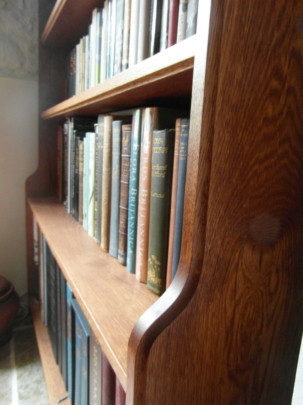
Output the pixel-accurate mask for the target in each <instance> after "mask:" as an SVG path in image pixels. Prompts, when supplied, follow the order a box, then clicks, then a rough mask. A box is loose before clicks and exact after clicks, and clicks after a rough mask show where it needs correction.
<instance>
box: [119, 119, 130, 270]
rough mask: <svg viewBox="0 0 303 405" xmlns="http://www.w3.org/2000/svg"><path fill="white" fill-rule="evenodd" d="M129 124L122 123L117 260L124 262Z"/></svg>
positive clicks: (128, 166)
mask: <svg viewBox="0 0 303 405" xmlns="http://www.w3.org/2000/svg"><path fill="white" fill-rule="evenodd" d="M131 134H132V126H131V124H130V125H129V124H126V125H122V148H121V177H120V179H121V180H120V205H119V247H118V260H119V262H120V263H122V264H124V265H125V264H126V248H127V221H128V192H129V168H130V148H131Z"/></svg>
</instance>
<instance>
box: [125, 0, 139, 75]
mask: <svg viewBox="0 0 303 405" xmlns="http://www.w3.org/2000/svg"><path fill="white" fill-rule="evenodd" d="M139 7H140V1H139V0H132V2H131V16H130V33H129V58H128V67H131V66H134V65H135V64H136V63H137V51H138V35H139V31H138V30H139Z"/></svg>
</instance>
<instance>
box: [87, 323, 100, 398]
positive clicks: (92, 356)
mask: <svg viewBox="0 0 303 405" xmlns="http://www.w3.org/2000/svg"><path fill="white" fill-rule="evenodd" d="M101 382H102V350H101V346H100V344H99V342H98V340H97V338H96V336H95V334H94V333H93V332H92V331H91V334H90V345H89V405H101V398H102V390H101Z"/></svg>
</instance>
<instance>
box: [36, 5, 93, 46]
mask: <svg viewBox="0 0 303 405" xmlns="http://www.w3.org/2000/svg"><path fill="white" fill-rule="evenodd" d="M99 4H100V0H85V1H75V0H57V1H56V4H55V6H54V8H53V11H52V13H51V15H50V17H49V19H48V22H47V24H46V26H45V28H44V31H43V33H42V37H41V42H42V44H43V45H44V46H49V47H56V48H71V47H73V46H75V45H76V43H77V42H79V38H80V37H81V36H83V35H86V34H87V31H88V26H89V24H90V23H91V19H92V11H93V9H94V8H95V7H98V6H99Z"/></svg>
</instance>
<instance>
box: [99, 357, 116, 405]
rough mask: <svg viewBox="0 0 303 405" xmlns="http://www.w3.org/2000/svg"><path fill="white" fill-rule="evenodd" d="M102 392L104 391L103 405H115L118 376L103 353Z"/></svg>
mask: <svg viewBox="0 0 303 405" xmlns="http://www.w3.org/2000/svg"><path fill="white" fill-rule="evenodd" d="M101 390H102V399H101V405H115V396H116V375H115V373H114V370H113V369H112V367H111V365H110V363H109V361H108V360H107V357H106V356H105V354H104V353H102V386H101Z"/></svg>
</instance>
